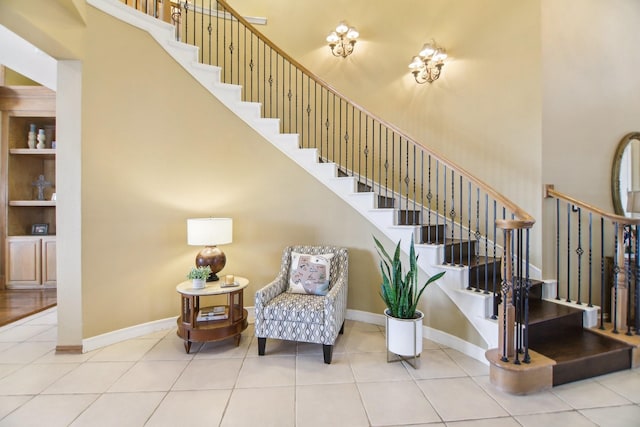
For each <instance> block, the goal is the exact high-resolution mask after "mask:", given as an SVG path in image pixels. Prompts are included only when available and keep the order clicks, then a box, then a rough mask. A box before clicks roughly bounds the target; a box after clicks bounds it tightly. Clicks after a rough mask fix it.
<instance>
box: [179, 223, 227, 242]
mask: <svg viewBox="0 0 640 427" xmlns="http://www.w3.org/2000/svg"><path fill="white" fill-rule="evenodd" d="M232 234H233V220H232V219H231V218H191V219H187V243H188V244H189V245H192V246H216V245H225V244H227V243H231V242H232Z"/></svg>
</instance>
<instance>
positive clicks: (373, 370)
mask: <svg viewBox="0 0 640 427" xmlns="http://www.w3.org/2000/svg"><path fill="white" fill-rule="evenodd" d="M349 362H350V363H351V369H352V370H353V375H354V377H355V379H356V381H358V382H367V381H373V382H383V381H406V380H409V379H411V377H410V376H409V373H408V372H407V369H406V368H405V367H404V366H403V364H402V363H400V362H393V363H388V362H387V353H386V352H384V353H353V354H349ZM410 369H413V368H410Z"/></svg>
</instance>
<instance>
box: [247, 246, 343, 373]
mask: <svg viewBox="0 0 640 427" xmlns="http://www.w3.org/2000/svg"><path fill="white" fill-rule="evenodd" d="M300 254H304V255H303V256H301V255H300ZM331 254H333V256H331ZM307 255H309V256H307ZM292 259H293V265H292ZM327 260H328V261H327ZM314 262H316V263H318V264H314ZM322 263H327V264H325V265H326V267H328V270H329V276H328V285H329V288H328V291H327V289H326V286H324V287H322V286H319V287H317V288H315V287H313V286H312V285H309V283H308V282H310V281H312V279H313V278H314V277H315V278H318V277H319V276H321V275H322V274H325V273H326V272H325V271H324V267H323V264H322ZM348 265H349V259H348V253H347V249H346V248H339V247H335V246H289V247H287V248H286V249H285V250H284V251H283V253H282V264H281V266H280V272H279V273H278V276H277V277H276V278H275V280H273V281H272V282H271V283H269V284H268V285H266V286H265V287H263V288H262V289H260V290H259V291H257V292H256V301H255V315H256V320H255V331H256V332H255V333H256V337H257V338H258V354H259V355H260V356H263V355H264V353H265V346H266V342H267V338H275V339H280V340H290V341H302V342H310V343H317V344H322V348H323V354H324V363H327V364H330V363H331V358H332V355H333V344H334V343H335V341H336V338H337V337H338V334H339V333H340V334H342V333H343V332H344V319H345V314H346V311H347V290H348V286H347V282H348ZM292 267H293V268H292ZM309 271H311V273H309ZM301 275H302V276H305V275H306V276H305V277H306V278H305V277H303V278H301ZM322 278H324V277H322ZM296 285H300V286H301V287H304V289H305V290H302V289H301V287H298V288H296ZM296 292H299V293H296ZM309 292H311V293H309ZM313 292H316V293H318V294H319V295H316V294H313ZM324 292H326V295H322V293H324Z"/></svg>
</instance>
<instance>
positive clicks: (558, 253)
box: [556, 199, 560, 300]
mask: <svg viewBox="0 0 640 427" xmlns="http://www.w3.org/2000/svg"><path fill="white" fill-rule="evenodd" d="M556 299H557V300H560V199H556Z"/></svg>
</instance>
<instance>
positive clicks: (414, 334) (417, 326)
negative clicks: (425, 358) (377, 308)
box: [384, 309, 424, 357]
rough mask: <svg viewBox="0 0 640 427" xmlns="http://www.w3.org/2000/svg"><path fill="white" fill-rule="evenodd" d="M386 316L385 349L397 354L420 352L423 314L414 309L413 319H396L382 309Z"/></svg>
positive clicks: (418, 353)
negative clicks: (415, 316) (414, 315)
mask: <svg viewBox="0 0 640 427" xmlns="http://www.w3.org/2000/svg"><path fill="white" fill-rule="evenodd" d="M384 315H385V316H386V318H387V322H386V326H387V330H386V333H387V350H389V351H390V352H391V353H394V354H397V355H398V356H410V357H414V356H418V355H420V353H422V319H423V318H424V314H423V313H422V312H420V311H417V310H416V315H418V316H419V317H417V318H415V319H398V318H396V317H392V316H390V315H389V310H388V309H387V310H385V311H384Z"/></svg>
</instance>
